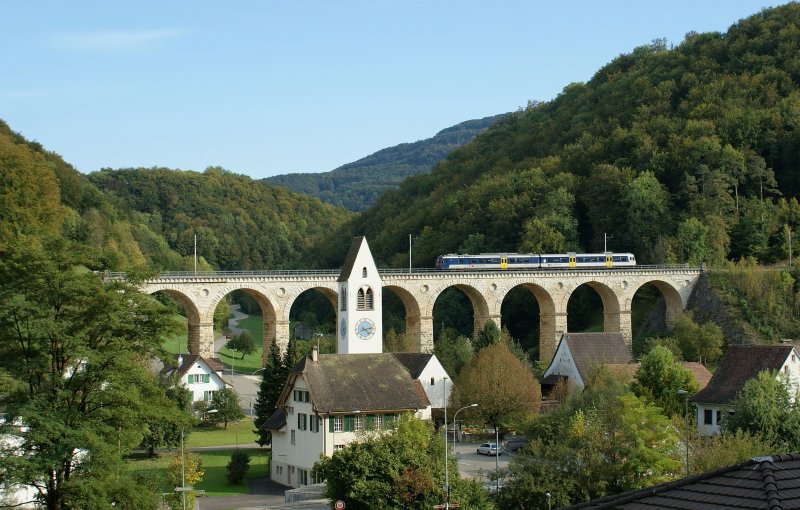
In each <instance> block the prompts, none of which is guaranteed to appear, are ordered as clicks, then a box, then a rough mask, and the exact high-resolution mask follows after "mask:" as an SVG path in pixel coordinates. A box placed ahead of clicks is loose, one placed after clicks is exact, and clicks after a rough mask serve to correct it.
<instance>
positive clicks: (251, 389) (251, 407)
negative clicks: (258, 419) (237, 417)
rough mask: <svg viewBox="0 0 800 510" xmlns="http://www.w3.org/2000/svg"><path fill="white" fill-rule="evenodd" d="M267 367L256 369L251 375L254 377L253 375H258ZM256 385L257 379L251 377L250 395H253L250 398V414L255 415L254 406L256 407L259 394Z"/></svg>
mask: <svg viewBox="0 0 800 510" xmlns="http://www.w3.org/2000/svg"><path fill="white" fill-rule="evenodd" d="M266 368H267V367H261V368H259V369H257V370H255V371H254V372H253V373H252V374H250V377H251V378H252V377H253V376H255V375H256V373H258V372H261V371H262V370H265V369H266ZM255 385H256V381H255V379H250V397H251V399H250V416H253V414H254V413H255V411H253V408H254V407H255V402H256V396H257V394H256V392H255V389H254V386H255Z"/></svg>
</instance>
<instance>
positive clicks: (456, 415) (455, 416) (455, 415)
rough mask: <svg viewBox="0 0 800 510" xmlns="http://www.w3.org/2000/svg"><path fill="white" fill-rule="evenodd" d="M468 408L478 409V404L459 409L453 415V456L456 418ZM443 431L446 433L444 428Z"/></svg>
mask: <svg viewBox="0 0 800 510" xmlns="http://www.w3.org/2000/svg"><path fill="white" fill-rule="evenodd" d="M470 407H478V404H470V405H468V406H464V407H462V408H461V409H459V410H458V411H456V414H454V415H453V455H455V451H456V423H457V421H456V418H458V413H460V412H461V411H463V410H464V409H469V408H470ZM444 430H445V432H446V431H447V427H445V429H444Z"/></svg>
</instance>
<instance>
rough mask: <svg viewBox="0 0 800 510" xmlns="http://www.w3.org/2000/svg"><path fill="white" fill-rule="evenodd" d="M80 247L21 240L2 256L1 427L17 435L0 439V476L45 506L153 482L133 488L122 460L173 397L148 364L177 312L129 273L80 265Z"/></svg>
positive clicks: (126, 495)
mask: <svg viewBox="0 0 800 510" xmlns="http://www.w3.org/2000/svg"><path fill="white" fill-rule="evenodd" d="M77 251H78V250H75V249H73V247H71V246H68V245H67V244H65V243H63V242H53V243H48V244H47V245H46V246H39V245H38V244H37V243H36V242H32V241H31V240H27V242H25V243H21V244H19V245H17V244H13V245H12V246H10V249H9V250H7V251H6V252H5V253H4V255H3V257H2V258H0V331H3V341H2V342H0V373H3V372H4V373H7V374H9V375H10V376H11V377H12V378H13V379H14V380H15V381H17V382H18V383H19V384H17V385H15V388H14V391H11V392H9V393H4V394H2V395H0V407H3V409H4V411H5V413H6V415H7V420H5V421H4V424H3V425H2V426H0V434H11V435H13V436H15V437H18V438H19V444H14V445H12V444H10V443H8V442H2V445H0V448H2V450H3V451H2V452H0V457H2V458H3V459H4V460H3V462H2V463H0V478H2V479H4V480H6V481H8V482H17V483H22V484H27V485H33V486H35V487H36V488H37V489H38V492H39V495H38V496H37V498H36V499H37V502H36V503H37V504H38V505H40V506H42V507H44V508H47V509H50V510H59V509H65V508H97V505H99V504H100V503H99V502H101V501H102V502H103V505H108V503H109V502H110V501H112V500H117V501H119V504H120V506H123V507H124V508H132V507H134V506H135V505H137V504H141V502H142V498H143V497H145V495H147V494H152V492H149V491H150V489H149V488H148V487H147V486H144V485H143V486H141V487H139V488H138V489H137V490H134V489H133V487H134V484H135V482H134V480H133V479H132V478H131V477H129V476H127V475H126V474H125V473H126V471H125V470H124V469H121V468H120V463H121V461H122V456H123V455H125V454H126V453H128V452H129V451H130V450H131V449H132V448H134V447H136V446H138V445H139V444H140V443H141V441H142V438H143V434H142V426H141V424H142V423H143V422H145V423H147V422H150V421H151V420H153V419H156V418H157V417H158V416H160V415H161V413H162V410H163V409H164V408H167V407H170V406H173V407H174V404H172V403H170V401H169V400H168V399H167V398H166V396H165V394H164V389H163V388H162V387H161V386H160V385H159V384H158V383H157V381H156V379H155V377H154V375H153V374H152V373H150V372H149V371H148V369H147V367H148V366H149V362H150V360H151V359H152V357H153V356H155V355H156V354H157V353H159V352H160V344H161V342H162V340H163V339H164V337H165V335H167V334H172V333H174V330H173V329H172V324H173V321H172V319H171V316H170V314H169V311H168V310H167V309H166V308H164V307H163V306H162V305H161V304H159V303H158V302H157V301H155V300H154V299H152V298H150V297H149V296H146V295H144V294H141V293H140V292H138V291H137V290H136V288H135V287H134V286H133V285H131V284H130V283H126V282H122V281H103V279H102V278H100V276H99V275H97V274H94V273H92V272H90V271H87V270H86V269H85V268H83V267H82V266H81V265H80V262H81V260H80V259H79V258H78V256H77V255H76V253H77ZM14 423H23V424H25V427H26V428H25V429H18V428H12V425H13V424H14ZM6 437H8V436H6ZM120 474H121V476H118V475H120Z"/></svg>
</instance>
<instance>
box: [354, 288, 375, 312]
mask: <svg viewBox="0 0 800 510" xmlns="http://www.w3.org/2000/svg"><path fill="white" fill-rule="evenodd" d="M356 298H357V302H356V309H357V310H372V309H374V307H375V305H374V302H375V299H374V295H373V293H372V289H371V288H369V287H361V288H360V289H358V295H357V296H356Z"/></svg>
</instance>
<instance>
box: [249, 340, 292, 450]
mask: <svg viewBox="0 0 800 510" xmlns="http://www.w3.org/2000/svg"><path fill="white" fill-rule="evenodd" d="M285 382H286V371H285V370H284V365H283V358H282V357H281V350H280V347H278V344H277V343H276V342H275V340H273V341H272V344H271V345H270V346H269V354H268V355H267V359H266V364H265V365H264V370H263V371H262V374H261V383H260V385H259V388H258V396H257V397H256V403H255V405H254V406H253V409H254V412H255V420H254V423H255V426H256V430H255V432H256V434H258V439H256V442H257V443H258V444H259V445H261V446H266V445H268V444H270V443H271V442H272V433H271V432H270V431H268V430H263V429H262V428H261V427H262V425H264V423H266V421H267V420H268V419H269V417H270V416H272V413H274V412H275V405H276V404H277V403H278V396H279V395H280V393H281V389H283V384H284V383H285Z"/></svg>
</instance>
